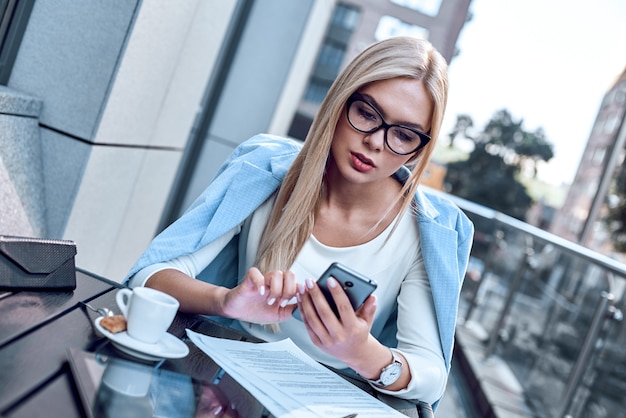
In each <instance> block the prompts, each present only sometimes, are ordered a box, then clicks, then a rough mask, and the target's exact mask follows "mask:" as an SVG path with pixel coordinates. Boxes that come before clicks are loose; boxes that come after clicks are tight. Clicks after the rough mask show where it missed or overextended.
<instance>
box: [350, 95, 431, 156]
mask: <svg viewBox="0 0 626 418" xmlns="http://www.w3.org/2000/svg"><path fill="white" fill-rule="evenodd" d="M354 102H363V103H365V104H367V105H368V106H369V107H371V108H372V109H373V110H374V112H376V114H377V115H378V117H380V125H378V126H377V127H375V128H372V129H370V130H368V131H364V130H362V129H359V128H357V127H356V126H354V123H352V121H351V120H350V107H351V106H352V104H353V103H354ZM346 119H348V123H349V124H350V126H352V127H353V128H354V129H356V130H357V131H359V132H362V133H364V134H371V133H374V132H376V131H378V130H379V129H384V130H385V135H384V136H385V145H387V148H389V151H391V152H393V153H394V154H398V155H409V154H413V153H414V152H417V151H419V150H420V149H422V148H424V147H425V146H426V145H427V144H428V143H429V142H430V139H431V138H430V135H428V134H426V133H424V132H422V131H418V130H417V129H413V128H409V127H408V126H404V125H398V124H394V123H391V124H390V123H387V122H386V121H385V119H384V118H383V115H381V114H380V111H379V110H378V109H376V106H374V105H373V104H371V103H370V102H369V101H367V100H366V99H365V97H363V96H361V95H360V94H358V93H355V94H353V95H352V96H350V98H349V99H348V103H346ZM393 127H399V128H402V129H408V130H409V131H411V132H413V133H415V134H416V135H417V136H419V138H420V144H419V145H418V146H417V147H416V148H415V149H414V150H413V151H409V152H398V151H396V150H394V149H393V148H392V147H391V145H389V141H388V140H387V132H388V131H389V128H393Z"/></svg>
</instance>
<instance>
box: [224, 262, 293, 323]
mask: <svg viewBox="0 0 626 418" xmlns="http://www.w3.org/2000/svg"><path fill="white" fill-rule="evenodd" d="M295 295H296V277H295V275H294V273H293V272H291V271H272V272H269V273H267V274H262V273H261V272H260V271H259V269H258V268H256V267H252V268H250V269H249V270H248V272H247V273H246V276H245V277H244V279H243V281H242V282H241V283H240V284H239V285H238V286H237V287H235V288H233V289H231V290H229V291H228V292H227V293H226V295H225V296H224V300H223V301H222V302H223V304H222V312H223V316H226V317H229V318H235V319H239V320H243V321H248V322H255V323H259V324H269V323H276V322H281V321H285V320H287V319H289V318H291V312H292V311H293V310H294V308H295V306H296V305H295V304H288V302H289V301H290V300H291V299H292V298H293V297H294V296H295Z"/></svg>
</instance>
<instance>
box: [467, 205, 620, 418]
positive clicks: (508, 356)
mask: <svg viewBox="0 0 626 418" xmlns="http://www.w3.org/2000/svg"><path fill="white" fill-rule="evenodd" d="M457 203H458V204H459V206H461V208H462V209H463V210H464V211H465V212H466V213H467V214H468V216H470V218H471V219H472V221H473V222H474V225H475V228H476V234H475V242H474V247H473V249H472V254H471V258H470V263H469V267H468V273H467V275H466V279H465V282H464V286H463V289H462V294H461V303H460V309H459V324H462V325H464V326H470V325H471V326H472V327H473V330H474V332H475V333H477V332H478V335H481V336H482V340H483V343H484V347H485V356H486V357H489V356H498V357H500V358H502V359H503V360H505V362H506V364H507V365H508V366H509V368H510V370H511V371H512V372H513V375H514V376H515V377H516V378H517V380H518V381H519V383H520V385H521V387H522V388H523V389H524V394H525V397H526V399H527V402H528V404H529V405H530V406H531V407H533V409H534V410H535V411H536V412H537V416H540V417H549V418H552V417H554V418H557V417H558V418H564V417H566V416H567V417H572V418H578V417H585V418H587V417H598V418H599V417H617V416H621V415H620V414H623V411H624V410H626V408H625V407H626V327H625V326H624V321H621V320H620V319H621V315H622V312H624V311H625V309H624V302H623V298H622V297H621V296H622V294H623V293H624V290H623V289H624V288H626V279H625V277H626V267H625V266H624V265H623V264H621V263H618V262H615V261H614V260H612V259H610V258H608V257H605V256H603V255H601V254H596V253H594V252H592V251H590V250H588V249H585V248H583V247H581V246H579V245H577V244H575V243H570V242H567V241H565V240H563V239H561V238H559V237H556V236H553V235H551V234H548V233H546V232H545V231H541V230H538V229H537V228H534V227H532V226H530V225H527V224H524V223H522V222H519V221H517V220H512V219H511V218H508V217H506V216H502V215H501V214H497V213H495V212H493V211H490V210H488V209H484V208H479V207H477V206H476V205H473V204H467V205H465V203H466V202H464V201H460V202H457ZM607 295H608V296H607ZM607 298H608V299H607Z"/></svg>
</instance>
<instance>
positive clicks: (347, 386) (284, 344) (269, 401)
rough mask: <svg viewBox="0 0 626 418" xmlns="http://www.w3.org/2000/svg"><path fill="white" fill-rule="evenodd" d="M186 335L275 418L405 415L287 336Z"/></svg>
mask: <svg viewBox="0 0 626 418" xmlns="http://www.w3.org/2000/svg"><path fill="white" fill-rule="evenodd" d="M187 335H188V336H189V338H190V339H191V341H193V343H194V344H195V345H196V346H198V348H200V349H201V350H202V351H204V352H205V353H206V354H207V355H208V356H209V357H211V358H212V359H213V361H215V362H216V363H217V364H218V365H219V366H220V367H221V368H222V369H224V370H225V371H226V373H228V374H229V375H230V376H231V377H232V378H233V379H235V380H236V381H237V382H238V383H239V384H240V385H241V386H243V387H244V388H245V389H246V390H247V391H248V392H250V394H251V395H252V396H254V397H255V398H256V399H257V400H258V401H259V402H261V403H262V404H263V406H265V408H266V409H267V410H268V411H269V412H270V413H271V414H272V415H274V416H275V417H277V418H292V417H293V418H296V417H297V418H306V417H331V418H342V417H345V416H350V415H351V414H357V415H356V416H357V417H358V418H383V417H385V418H388V417H405V418H406V416H405V415H403V414H401V413H400V412H398V411H396V410H395V409H393V408H391V407H390V406H388V405H387V404H385V403H383V402H381V401H379V400H378V399H376V398H374V397H373V396H371V395H370V394H368V393H367V392H365V391H363V390H361V389H360V388H358V387H356V386H354V385H353V384H351V383H350V382H348V381H346V380H345V379H343V378H342V377H341V376H339V375H337V374H335V373H333V372H332V371H331V370H329V369H327V368H326V367H324V366H323V365H321V364H319V363H318V362H316V361H315V360H313V359H312V358H311V357H309V356H308V355H307V354H306V353H304V352H303V351H302V350H301V349H300V348H298V346H296V345H295V344H294V342H293V341H291V340H290V339H285V340H282V341H277V342H271V343H258V344H257V343H249V342H243V341H233V340H227V339H222V338H215V337H209V336H206V335H203V334H198V333H197V332H193V331H191V330H187Z"/></svg>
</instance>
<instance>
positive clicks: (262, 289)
mask: <svg viewBox="0 0 626 418" xmlns="http://www.w3.org/2000/svg"><path fill="white" fill-rule="evenodd" d="M259 293H260V294H261V296H263V295H265V286H261V287H259Z"/></svg>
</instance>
